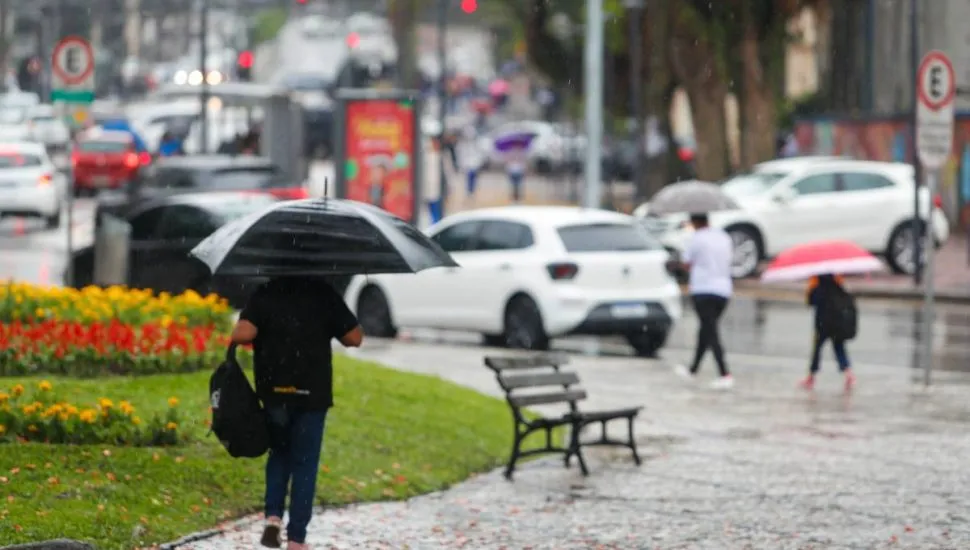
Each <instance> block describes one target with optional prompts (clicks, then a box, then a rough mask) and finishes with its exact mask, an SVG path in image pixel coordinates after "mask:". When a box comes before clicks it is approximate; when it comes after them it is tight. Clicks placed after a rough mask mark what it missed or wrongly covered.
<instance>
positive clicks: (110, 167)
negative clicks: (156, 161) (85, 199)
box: [71, 128, 152, 195]
mask: <svg viewBox="0 0 970 550" xmlns="http://www.w3.org/2000/svg"><path fill="white" fill-rule="evenodd" d="M151 162H152V157H151V155H150V154H149V153H147V152H144V151H142V152H139V151H138V148H137V147H136V144H135V140H134V137H133V136H132V135H131V133H130V132H124V131H120V130H102V129H100V128H91V129H90V130H87V131H86V132H83V133H82V134H80V135H79V136H78V139H77V143H76V144H75V146H74V148H73V150H72V151H71V166H72V174H73V177H74V193H75V194H77V195H93V194H94V193H96V192H98V191H100V190H103V189H121V188H124V187H125V186H127V185H128V184H130V183H131V182H132V181H135V180H136V179H137V178H139V177H140V176H141V175H142V174H143V173H144V171H145V170H146V168H147V167H149V166H150V165H151Z"/></svg>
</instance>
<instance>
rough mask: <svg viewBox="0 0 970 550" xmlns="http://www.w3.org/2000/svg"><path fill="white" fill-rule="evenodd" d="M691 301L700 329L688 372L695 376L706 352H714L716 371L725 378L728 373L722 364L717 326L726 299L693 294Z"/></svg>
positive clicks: (710, 295) (722, 354) (712, 295)
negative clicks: (692, 361) (692, 360)
mask: <svg viewBox="0 0 970 550" xmlns="http://www.w3.org/2000/svg"><path fill="white" fill-rule="evenodd" d="M691 299H692V300H693V302H694V311H696V312H697V319H698V322H699V323H700V328H699V329H698V330H697V351H695V352H694V363H693V364H692V365H691V367H690V372H691V373H692V374H697V370H698V369H700V367H701V360H703V359H704V354H706V353H707V350H711V351H712V352H714V360H715V361H717V370H718V371H719V372H720V373H721V376H727V375H729V374H730V372H728V368H727V364H726V363H725V362H724V348H722V347H721V337H720V336H719V335H718V330H717V324H718V322H720V320H721V315H723V314H724V309H725V308H726V307H727V305H728V299H727V298H725V297H723V296H717V295H715V294H694V295H693V296H691Z"/></svg>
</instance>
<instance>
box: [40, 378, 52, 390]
mask: <svg viewBox="0 0 970 550" xmlns="http://www.w3.org/2000/svg"><path fill="white" fill-rule="evenodd" d="M37 389H39V390H40V391H51V390H52V389H54V386H53V385H52V384H51V383H50V382H48V381H47V380H41V381H40V383H39V384H37Z"/></svg>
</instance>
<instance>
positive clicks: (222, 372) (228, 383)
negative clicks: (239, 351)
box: [209, 344, 269, 458]
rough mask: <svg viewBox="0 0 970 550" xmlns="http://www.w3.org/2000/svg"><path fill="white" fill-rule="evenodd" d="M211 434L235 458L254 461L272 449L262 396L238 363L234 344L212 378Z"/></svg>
mask: <svg viewBox="0 0 970 550" xmlns="http://www.w3.org/2000/svg"><path fill="white" fill-rule="evenodd" d="M209 402H210V404H211V405H212V432H213V433H215V434H216V437H218V438H219V442H220V443H222V446H223V447H225V448H226V450H227V451H229V454H230V455H232V456H234V457H236V458H255V457H258V456H262V455H263V454H265V453H266V451H267V450H269V428H268V426H267V420H266V413H265V412H264V411H263V406H262V405H261V404H260V402H259V397H257V396H256V392H255V391H254V390H253V387H252V386H251V385H250V384H249V379H248V378H246V373H244V372H243V370H242V367H240V366H239V362H238V361H236V345H235V344H231V345H230V346H229V351H227V352H226V360H225V361H223V363H222V364H221V365H219V368H217V369H216V371H215V372H214V373H212V376H211V377H210V378H209Z"/></svg>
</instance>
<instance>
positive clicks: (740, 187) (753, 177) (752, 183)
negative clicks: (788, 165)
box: [721, 172, 788, 197]
mask: <svg viewBox="0 0 970 550" xmlns="http://www.w3.org/2000/svg"><path fill="white" fill-rule="evenodd" d="M787 175H788V174H785V173H782V172H748V173H744V174H738V175H737V176H734V177H733V178H731V179H729V180H727V181H725V182H724V183H722V184H721V190H722V191H724V193H725V194H727V195H730V196H731V197H751V196H754V195H760V194H762V193H765V192H767V191H768V190H769V189H771V187H772V186H773V185H774V184H776V183H778V181H780V180H781V179H782V178H784V177H785V176H787Z"/></svg>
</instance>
